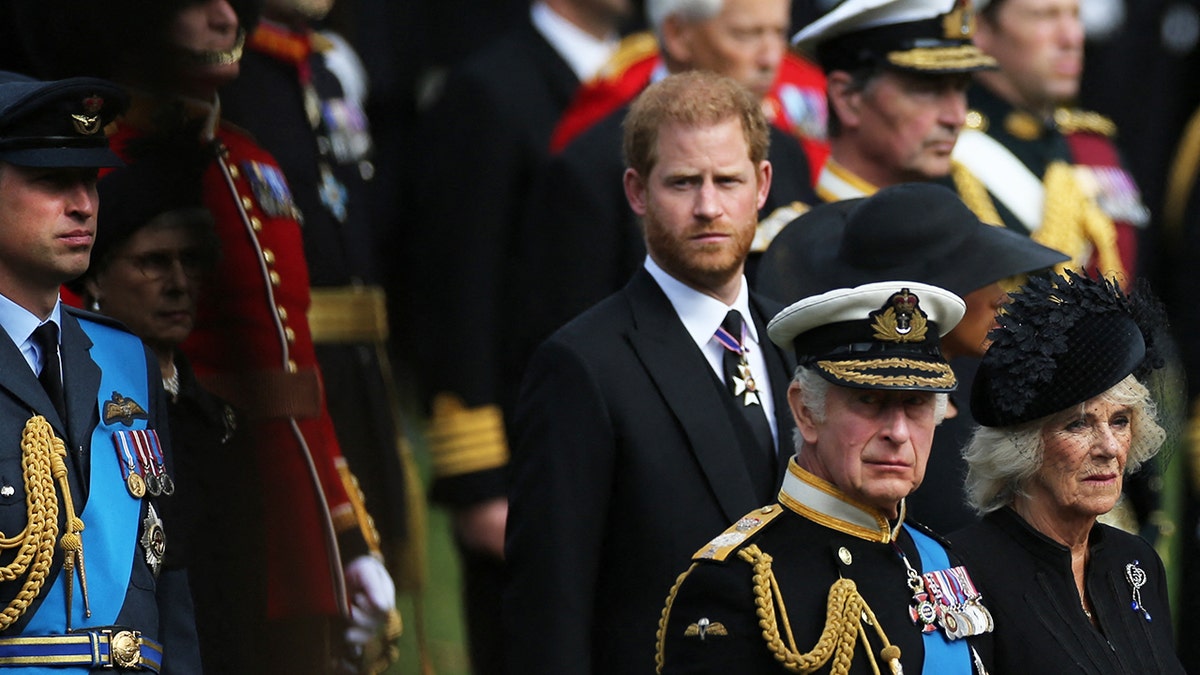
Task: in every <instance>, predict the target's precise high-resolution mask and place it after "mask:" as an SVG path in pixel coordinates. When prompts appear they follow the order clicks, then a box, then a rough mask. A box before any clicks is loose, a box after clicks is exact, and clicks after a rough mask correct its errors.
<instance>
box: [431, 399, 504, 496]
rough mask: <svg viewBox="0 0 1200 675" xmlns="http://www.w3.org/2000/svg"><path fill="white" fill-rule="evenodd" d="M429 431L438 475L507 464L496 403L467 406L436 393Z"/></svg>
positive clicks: (471, 471) (501, 421) (502, 419)
mask: <svg viewBox="0 0 1200 675" xmlns="http://www.w3.org/2000/svg"><path fill="white" fill-rule="evenodd" d="M428 433H429V445H430V452H431V454H432V456H433V473H434V475H435V476H437V477H439V478H442V477H449V476H458V475H461V474H466V473H474V472H476V471H486V470H488V469H497V468H500V467H502V466H504V465H505V464H507V463H508V442H507V441H506V440H505V435H504V416H503V415H502V414H501V412H500V407H499V406H494V405H487V406H479V407H476V408H468V407H467V406H466V404H465V403H463V401H462V399H460V398H459V397H457V396H454V395H452V394H438V395H437V396H436V397H435V398H434V401H433V416H432V418H431V419H430V420H429V432H428Z"/></svg>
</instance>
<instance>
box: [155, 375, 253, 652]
mask: <svg viewBox="0 0 1200 675" xmlns="http://www.w3.org/2000/svg"><path fill="white" fill-rule="evenodd" d="M175 368H176V371H177V372H178V373H179V395H178V396H176V397H174V398H173V399H172V400H171V401H170V403H169V404H168V406H167V407H168V411H169V413H170V419H171V447H172V449H173V450H174V451H175V466H176V473H175V486H176V487H175V499H174V500H173V501H174V502H175V503H174V504H172V505H171V506H172V508H171V510H170V511H169V512H167V513H164V514H163V517H164V518H169V520H168V522H176V523H178V526H179V531H178V532H177V533H172V534H173V535H174V536H173V538H172V540H171V544H172V548H174V549H175V550H176V551H178V552H179V553H180V555H181V556H182V557H183V560H184V562H185V563H186V565H187V567H188V579H189V581H190V585H191V589H192V598H193V602H194V604H195V612H196V629H197V632H198V633H199V637H200V653H201V657H202V658H203V661H204V669H205V671H206V672H210V673H233V672H238V670H239V669H240V668H245V667H247V665H248V664H250V663H254V661H253V658H254V656H255V655H256V654H257V653H258V649H257V647H255V646H254V645H252V644H250V642H252V641H248V640H246V639H245V636H247V635H250V634H252V633H253V631H254V628H255V627H256V626H258V625H261V623H262V622H263V621H265V620H266V617H265V616H260V615H256V614H255V613H254V612H250V611H246V608H248V607H264V606H266V600H265V593H266V581H265V579H264V577H265V572H266V566H265V565H264V564H263V563H262V561H263V559H264V558H265V556H266V552H265V551H264V550H263V541H264V539H263V528H264V527H265V526H264V524H263V521H262V504H261V500H260V499H259V498H258V495H259V494H260V491H259V490H258V481H259V480H260V479H259V475H258V472H257V471H256V470H255V468H254V462H247V461H245V454H244V452H245V448H243V447H239V446H238V445H236V443H234V440H235V438H236V433H237V417H236V415H235V413H234V412H233V409H232V408H231V407H230V406H229V405H228V404H227V403H225V402H224V401H222V400H221V399H218V398H217V397H216V396H213V395H212V394H210V393H209V392H207V391H205V390H204V389H202V388H201V387H200V385H199V383H197V382H196V376H195V374H194V373H193V371H192V367H191V365H190V364H189V363H188V361H187V358H186V357H184V356H183V355H182V354H176V355H175ZM235 467H236V468H235ZM217 495H229V496H231V497H234V498H232V499H214V497H215V496H217ZM218 542H219V543H218ZM252 598H257V599H258V601H257V602H255V601H253V600H252ZM230 607H239V610H238V611H236V612H231V611H229V608H230Z"/></svg>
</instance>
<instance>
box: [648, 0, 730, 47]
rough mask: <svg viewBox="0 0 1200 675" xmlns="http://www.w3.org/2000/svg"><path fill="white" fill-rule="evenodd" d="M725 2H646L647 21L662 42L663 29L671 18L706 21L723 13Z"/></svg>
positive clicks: (707, 0)
mask: <svg viewBox="0 0 1200 675" xmlns="http://www.w3.org/2000/svg"><path fill="white" fill-rule="evenodd" d="M724 5H725V0H646V21H647V22H648V23H649V24H650V28H651V29H653V30H654V35H655V36H656V37H657V38H658V40H659V42H660V43H661V42H662V27H663V23H665V22H666V20H667V17H669V16H678V17H679V18H681V19H684V20H686V21H705V20H707V19H711V18H713V17H714V16H716V15H718V14H720V13H721V8H722V7H723V6H724Z"/></svg>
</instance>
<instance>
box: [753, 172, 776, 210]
mask: <svg viewBox="0 0 1200 675" xmlns="http://www.w3.org/2000/svg"><path fill="white" fill-rule="evenodd" d="M757 173H758V209H759V210H760V211H761V210H762V207H763V204H766V203H767V195H768V194H770V192H771V175H772V173H773V171H772V168H771V163H770V162H768V161H767V160H765V159H764V160H763V161H761V162H759V163H758V170H757Z"/></svg>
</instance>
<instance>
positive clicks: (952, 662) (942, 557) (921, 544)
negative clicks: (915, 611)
mask: <svg viewBox="0 0 1200 675" xmlns="http://www.w3.org/2000/svg"><path fill="white" fill-rule="evenodd" d="M904 529H905V530H906V531H907V532H908V534H909V536H911V537H912V540H913V543H914V544H916V545H917V553H919V554H921V572H922V573H925V572H926V571H933V570H944V569H949V567H950V558H949V557H948V556H947V555H946V550H945V549H943V548H942V546H941V544H939V543H937V542H936V541H934V540H933V538H932V537H930V536H928V535H926V534H925V533H923V532H919V531H918V530H917V529H916V528H915V527H909V526H908V525H907V524H906V525H905V526H904ZM923 637H924V638H925V666H924V668H922V670H921V672H924V673H930V674H931V675H933V674H936V675H942V674H943V673H947V674H948V675H954V674H955V673H962V674H963V675H971V673H972V672H973V671H974V667H973V665H972V663H971V650H970V648H969V647H968V646H967V641H966V640H965V639H964V640H950V639H948V638H947V637H946V634H945V633H943V632H942V631H941V630H935V631H931V632H929V633H925V634H924V636H923Z"/></svg>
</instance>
